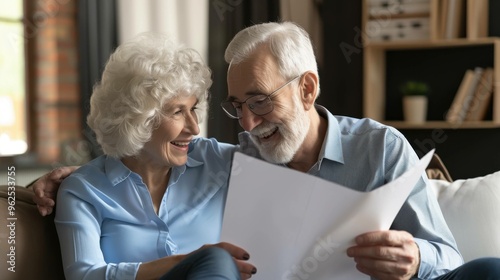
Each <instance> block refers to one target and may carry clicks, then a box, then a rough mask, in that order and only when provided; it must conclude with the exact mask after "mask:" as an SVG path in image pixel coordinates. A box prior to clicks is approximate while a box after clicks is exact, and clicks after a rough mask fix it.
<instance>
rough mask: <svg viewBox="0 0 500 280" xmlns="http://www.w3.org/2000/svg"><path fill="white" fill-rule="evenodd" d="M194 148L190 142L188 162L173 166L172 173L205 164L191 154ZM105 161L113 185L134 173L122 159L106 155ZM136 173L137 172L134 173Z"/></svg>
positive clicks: (178, 172) (107, 174) (180, 172)
mask: <svg viewBox="0 0 500 280" xmlns="http://www.w3.org/2000/svg"><path fill="white" fill-rule="evenodd" d="M192 150H193V143H190V144H189V151H188V159H187V162H186V164H184V165H182V166H178V167H173V168H172V169H173V170H172V171H173V172H172V174H179V175H181V174H183V173H184V172H185V171H186V167H196V166H200V165H203V164H204V162H202V161H198V160H195V159H194V158H192V157H191V156H190V155H189V154H190V153H191V151H192ZM105 157H106V159H105V161H104V168H105V171H106V172H105V174H106V176H107V177H108V179H109V181H110V182H111V184H113V186H116V185H117V184H119V183H121V182H123V181H124V180H125V179H127V178H128V176H130V174H132V171H131V170H130V169H129V168H128V167H127V166H125V164H123V162H122V161H121V160H120V159H117V158H115V157H111V156H105ZM134 174H135V173H134Z"/></svg>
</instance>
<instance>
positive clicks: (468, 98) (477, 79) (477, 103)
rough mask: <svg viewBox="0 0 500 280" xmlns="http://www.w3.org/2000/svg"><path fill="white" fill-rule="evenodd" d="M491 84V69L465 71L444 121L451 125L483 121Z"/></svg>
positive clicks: (492, 81) (488, 101)
mask: <svg viewBox="0 0 500 280" xmlns="http://www.w3.org/2000/svg"><path fill="white" fill-rule="evenodd" d="M493 84H494V80H493V68H481V67H476V68H475V69H468V70H466V72H465V75H464V76H463V79H462V81H461V83H460V86H459V87H458V90H457V93H456V94H455V97H454V99H453V102H452V104H451V106H450V109H449V111H448V113H447V114H446V120H447V121H448V122H451V123H462V122H464V121H481V120H484V118H485V116H486V112H487V110H488V106H489V104H490V103H491V100H492V93H493Z"/></svg>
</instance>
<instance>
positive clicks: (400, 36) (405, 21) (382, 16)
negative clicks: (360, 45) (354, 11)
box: [365, 0, 431, 41]
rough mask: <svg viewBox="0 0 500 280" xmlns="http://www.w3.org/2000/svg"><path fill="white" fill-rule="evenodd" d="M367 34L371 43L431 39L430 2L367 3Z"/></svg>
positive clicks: (382, 0) (388, 0)
mask: <svg viewBox="0 0 500 280" xmlns="http://www.w3.org/2000/svg"><path fill="white" fill-rule="evenodd" d="M367 4H368V5H367V8H368V14H369V16H370V19H369V20H368V22H367V24H366V26H365V33H366V35H367V36H368V38H369V39H370V40H372V41H400V40H420V39H429V38H430V24H429V13H430V7H431V4H430V0H368V3H367Z"/></svg>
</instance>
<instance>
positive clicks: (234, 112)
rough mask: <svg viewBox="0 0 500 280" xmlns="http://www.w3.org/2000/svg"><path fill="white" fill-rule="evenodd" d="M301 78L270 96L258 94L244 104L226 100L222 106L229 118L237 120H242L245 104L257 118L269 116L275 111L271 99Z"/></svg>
mask: <svg viewBox="0 0 500 280" xmlns="http://www.w3.org/2000/svg"><path fill="white" fill-rule="evenodd" d="M300 76H301V75H298V76H296V77H294V78H293V79H291V80H289V81H288V82H286V83H285V84H284V85H282V86H280V87H279V88H277V89H276V90H274V91H273V92H271V93H270V94H257V95H254V96H250V97H249V98H247V99H246V100H245V101H243V102H239V101H234V100H226V101H224V102H222V103H221V104H220V105H221V107H222V109H223V110H224V112H226V114H227V115H228V117H230V118H231V119H236V120H239V119H241V107H242V106H243V104H247V106H248V109H250V111H252V113H254V114H255V115H257V116H263V115H265V114H269V113H271V112H272V111H273V110H274V105H273V101H272V100H271V98H272V97H274V96H276V94H277V93H278V92H279V91H280V89H282V88H284V87H286V86H287V85H289V84H290V83H291V82H293V81H295V80H296V79H297V78H299V77H300Z"/></svg>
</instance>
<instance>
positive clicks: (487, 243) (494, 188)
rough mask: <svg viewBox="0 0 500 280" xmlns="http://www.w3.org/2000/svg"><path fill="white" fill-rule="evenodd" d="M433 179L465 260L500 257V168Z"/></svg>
mask: <svg viewBox="0 0 500 280" xmlns="http://www.w3.org/2000/svg"><path fill="white" fill-rule="evenodd" d="M430 181H431V184H430V186H431V188H432V190H433V192H434V194H435V195H436V196H437V199H438V202H439V205H440V206H441V210H442V212H443V215H444V218H445V219H446V222H447V223H448V226H449V227H450V230H451V231H452V233H453V235H454V236H455V239H456V241H457V245H458V249H459V250H460V252H461V253H462V255H463V257H464V260H465V261H470V260H472V259H476V258H480V257H500V171H498V172H495V173H492V174H489V175H486V176H484V177H478V178H470V179H466V180H454V181H451V182H450V181H447V180H443V179H431V180H430Z"/></svg>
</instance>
